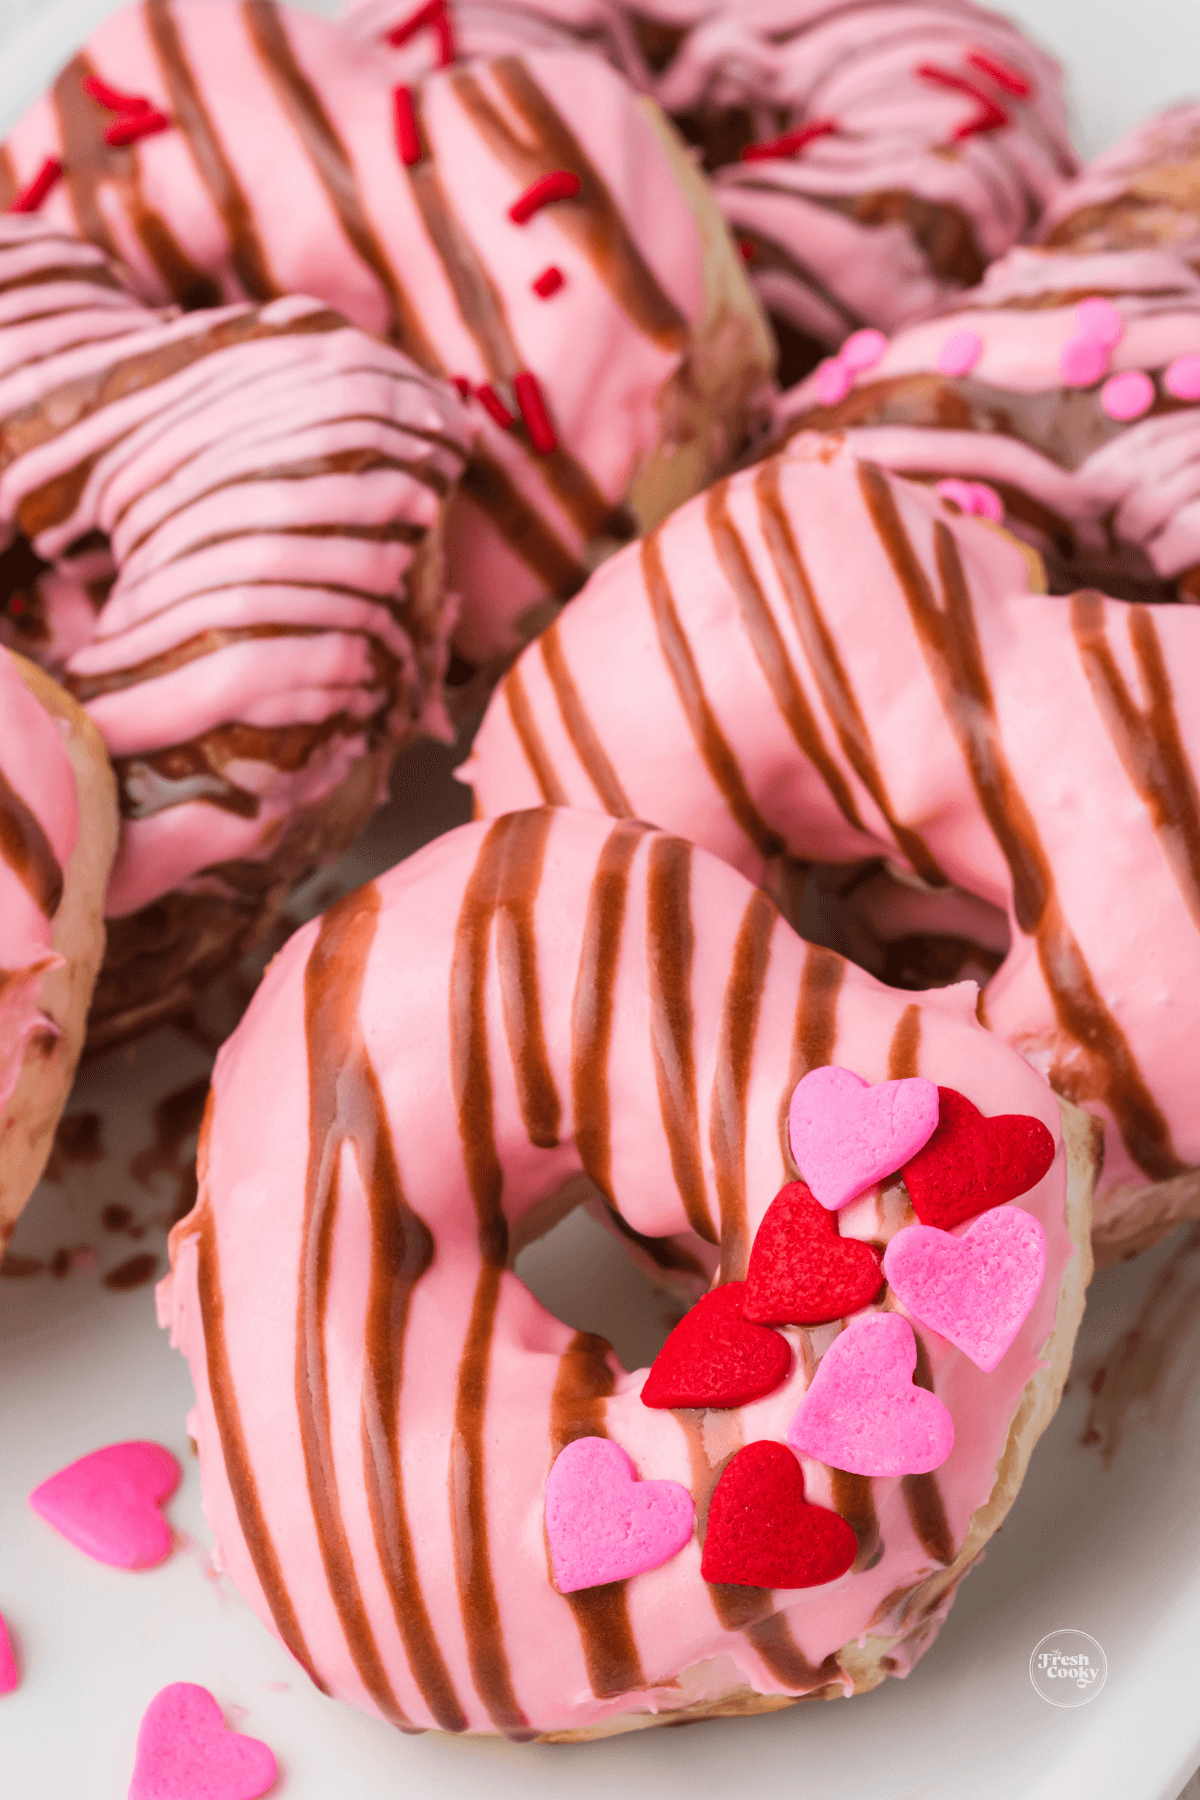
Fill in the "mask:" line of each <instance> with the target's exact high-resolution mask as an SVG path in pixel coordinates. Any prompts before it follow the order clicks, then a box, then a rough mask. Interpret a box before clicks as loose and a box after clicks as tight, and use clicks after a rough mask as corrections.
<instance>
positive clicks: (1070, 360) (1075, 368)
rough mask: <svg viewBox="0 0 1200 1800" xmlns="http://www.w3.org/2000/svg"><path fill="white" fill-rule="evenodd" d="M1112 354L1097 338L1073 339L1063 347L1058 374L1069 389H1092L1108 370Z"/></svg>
mask: <svg viewBox="0 0 1200 1800" xmlns="http://www.w3.org/2000/svg"><path fill="white" fill-rule="evenodd" d="M1111 354H1112V352H1111V350H1110V349H1109V346H1108V345H1107V344H1102V343H1100V342H1099V340H1098V339H1096V338H1072V339H1071V340H1070V342H1069V343H1066V344H1064V345H1063V348H1062V354H1061V355H1060V357H1059V359H1058V372H1059V374H1060V375H1061V376H1062V378H1063V380H1064V382H1065V383H1066V385H1067V386H1068V387H1092V386H1093V384H1094V383H1095V382H1097V381H1099V379H1100V377H1101V376H1102V375H1103V374H1104V373H1105V371H1106V370H1107V368H1108V359H1109V357H1110V355H1111Z"/></svg>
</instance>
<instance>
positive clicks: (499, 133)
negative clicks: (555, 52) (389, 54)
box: [451, 56, 688, 351]
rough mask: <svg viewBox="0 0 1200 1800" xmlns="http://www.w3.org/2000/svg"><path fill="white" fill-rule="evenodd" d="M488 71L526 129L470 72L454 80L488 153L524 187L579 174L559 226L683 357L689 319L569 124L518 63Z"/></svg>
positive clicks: (640, 319)
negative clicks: (520, 129) (562, 172)
mask: <svg viewBox="0 0 1200 1800" xmlns="http://www.w3.org/2000/svg"><path fill="white" fill-rule="evenodd" d="M488 72H489V75H490V76H491V78H492V79H493V80H494V81H495V83H496V85H497V87H498V88H499V89H500V91H501V92H502V93H503V95H504V97H505V100H506V101H507V102H508V105H509V106H510V107H511V108H512V111H513V112H514V113H515V114H516V115H517V117H518V118H519V119H520V121H521V123H522V124H523V125H524V127H525V131H524V133H523V134H521V135H518V133H517V132H516V131H514V130H513V128H512V125H511V124H510V123H509V120H508V118H507V117H506V116H505V114H504V113H503V112H502V111H501V110H500V108H499V107H498V106H496V105H495V104H494V103H493V101H492V100H491V99H489V97H488V95H487V93H486V91H485V89H484V87H483V84H482V82H481V81H480V80H479V79H478V78H477V77H476V76H474V75H471V74H468V73H467V72H466V71H465V70H464V71H461V72H459V73H457V74H455V75H454V76H452V77H451V81H452V85H453V88H454V93H455V97H456V98H457V100H458V102H459V104H460V105H461V106H462V108H463V111H464V112H466V113H467V114H468V115H469V117H470V118H471V120H472V122H473V123H474V125H475V127H476V129H477V130H478V132H479V134H480V136H481V137H482V138H483V139H484V141H485V143H486V144H487V145H488V148H489V149H490V150H491V151H492V153H493V155H494V156H496V157H497V159H498V160H499V161H500V162H502V163H503V164H504V166H505V167H506V168H507V169H509V170H510V172H511V173H512V174H513V175H515V176H516V178H517V180H518V181H520V183H521V186H522V187H523V188H524V187H527V186H529V184H530V183H531V182H533V181H536V180H538V178H539V177H540V176H542V175H547V174H549V173H550V172H551V171H552V170H554V169H569V170H571V171H572V173H573V174H575V175H578V177H579V193H578V195H577V196H576V197H575V199H573V200H560V201H558V202H556V204H555V207H554V222H555V225H556V226H557V227H558V229H559V230H560V231H562V232H563V233H564V234H565V235H566V236H568V237H570V238H573V239H574V241H575V243H576V244H578V245H579V247H580V249H582V250H583V251H584V253H585V254H586V256H587V257H588V258H589V260H590V262H591V264H592V267H593V268H594V269H595V271H596V275H597V277H598V279H599V280H600V281H602V282H603V283H604V285H605V287H607V288H608V290H609V292H610V293H611V294H612V295H613V297H614V298H615V299H616V300H617V301H618V303H619V304H620V305H621V306H622V307H623V309H624V310H625V312H626V313H627V314H628V316H629V318H630V319H632V320H633V322H634V324H635V325H636V326H637V327H638V329H639V330H641V331H643V332H644V333H645V334H646V336H647V337H649V338H652V339H653V340H654V342H655V343H657V344H661V345H662V346H663V347H664V348H665V349H669V350H678V351H682V350H684V349H685V348H686V345H687V341H688V324H687V320H686V319H685V318H684V316H683V314H682V313H681V312H680V310H679V308H678V307H677V306H676V304H675V302H674V301H673V300H672V299H671V297H670V296H669V294H667V292H666V291H665V289H664V288H663V287H662V286H661V285H660V283H659V280H658V277H657V276H656V275H655V274H654V271H653V270H652V269H651V267H650V265H649V263H647V261H646V259H645V257H644V256H643V255H642V253H641V251H640V250H639V249H638V247H637V245H636V244H635V243H634V241H633V239H632V237H631V236H630V234H629V231H628V229H627V227H626V225H625V220H624V218H623V217H622V214H621V209H620V207H619V206H617V204H616V202H615V201H614V199H613V197H612V195H611V193H610V192H609V190H608V186H607V184H606V183H605V181H604V179H603V177H602V176H601V175H600V173H599V171H598V170H597V169H596V167H595V165H594V164H593V163H592V162H591V160H590V159H589V157H588V155H587V153H586V151H585V150H584V148H583V145H582V144H581V143H580V141H579V139H578V138H577V137H576V136H575V133H574V132H573V131H572V130H571V128H570V126H569V125H568V124H567V122H566V120H565V119H564V118H563V117H562V115H561V113H559V112H558V111H557V109H556V108H555V106H554V105H553V104H552V102H551V100H550V98H549V96H548V95H547V94H545V93H544V92H543V90H542V89H541V88H540V87H539V86H538V84H537V82H536V81H535V80H534V78H533V76H532V75H531V74H530V72H529V70H528V68H527V67H526V66H525V64H524V63H523V62H522V61H521V60H520V58H518V57H515V56H503V57H498V58H496V59H495V61H493V62H492V63H491V64H489V68H488Z"/></svg>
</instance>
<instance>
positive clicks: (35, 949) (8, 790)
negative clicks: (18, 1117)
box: [0, 649, 79, 1125]
mask: <svg viewBox="0 0 1200 1800" xmlns="http://www.w3.org/2000/svg"><path fill="white" fill-rule="evenodd" d="M33 834H36V835H37V836H38V837H39V838H40V840H41V846H42V847H41V849H40V851H39V852H38V853H37V854H35V855H31V854H30V853H29V849H28V845H29V839H30V837H31V835H33ZM78 835H79V802H78V799H77V796H76V792H75V778H74V775H73V774H72V772H71V764H70V760H69V759H68V756H67V751H66V747H65V745H64V743H63V740H62V735H61V733H60V732H59V729H58V725H57V722H56V721H55V720H54V719H52V718H51V717H50V715H49V714H48V713H46V712H45V711H44V710H43V708H42V707H41V705H40V704H39V703H38V701H37V700H35V698H34V696H33V695H32V693H31V692H30V691H29V689H28V688H27V687H26V685H25V683H24V681H22V679H21V677H20V675H19V674H18V672H17V669H16V666H15V664H14V663H13V660H12V658H11V657H10V656H9V655H8V653H7V652H6V651H4V650H2V649H0V1125H2V1123H3V1113H4V1108H5V1106H6V1104H7V1102H8V1100H9V1097H10V1096H11V1094H12V1091H13V1089H14V1088H15V1086H16V1084H17V1077H18V1075H19V1074H20V1072H21V1064H22V1062H23V1060H24V1056H25V1048H26V1045H27V1043H28V1041H29V1037H30V1034H31V1033H32V1032H34V1031H36V1030H38V1029H49V1023H48V1021H47V1020H46V1019H45V1016H44V1015H43V1014H42V1013H41V1012H40V1011H39V1010H38V994H39V992H40V990H41V985H42V976H43V975H44V974H45V973H46V971H47V970H48V969H52V968H54V967H55V966H56V965H57V964H58V963H59V961H60V958H59V957H58V956H57V954H56V953H55V951H54V948H53V941H52V936H53V927H54V912H55V910H56V905H55V902H54V892H53V890H51V891H47V887H46V882H47V881H48V880H51V879H52V876H53V870H54V868H55V866H57V869H58V870H59V871H64V870H65V869H66V866H67V863H68V860H69V858H70V855H71V852H72V850H73V849H74V848H75V840H76V838H77V837H78Z"/></svg>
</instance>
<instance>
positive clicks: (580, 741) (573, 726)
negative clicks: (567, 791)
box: [522, 620, 634, 819]
mask: <svg viewBox="0 0 1200 1800" xmlns="http://www.w3.org/2000/svg"><path fill="white" fill-rule="evenodd" d="M538 649H539V650H540V652H541V657H542V664H543V667H544V668H545V670H546V675H547V677H548V679H549V682H550V686H551V687H552V689H553V690H554V698H555V700H557V702H558V710H559V713H560V714H561V716H562V722H563V725H564V726H565V727H566V732H567V736H568V737H569V738H570V740H571V744H572V747H573V749H574V751H575V754H576V756H577V757H578V758H579V760H580V762H581V763H582V764H583V769H584V773H585V774H586V775H587V778H588V780H589V781H590V782H591V784H592V786H593V787H594V788H595V790H596V793H597V794H598V795H599V798H600V804H601V805H602V806H603V808H604V810H605V812H607V813H611V814H612V816H613V817H614V818H615V819H631V818H632V817H633V816H634V809H633V807H632V806H631V805H630V804H629V801H628V800H627V799H626V796H625V790H624V788H623V787H622V786H621V783H620V780H619V779H618V776H617V772H616V770H615V769H614V768H613V766H612V763H611V762H610V761H609V759H608V756H607V754H606V752H605V749H604V746H603V744H602V743H601V742H600V739H599V737H598V736H597V733H596V730H595V727H594V726H593V724H592V722H591V720H590V719H589V717H588V714H587V708H586V707H585V706H584V704H583V700H582V698H581V696H580V693H579V689H578V688H577V687H576V686H575V682H574V679H573V677H572V675H571V671H570V669H569V668H568V666H567V659H566V657H565V656H564V654H563V647H562V641H561V639H560V638H559V635H558V621H557V620H556V621H555V622H554V624H553V625H551V626H550V627H549V628H548V629H547V630H545V631H543V633H542V635H541V637H540V638H539V639H538ZM522 742H524V740H523V739H522ZM526 754H528V751H527V752H526ZM531 760H532V759H531ZM547 799H549V795H547Z"/></svg>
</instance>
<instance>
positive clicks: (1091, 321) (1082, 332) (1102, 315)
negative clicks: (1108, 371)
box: [1075, 295, 1125, 350]
mask: <svg viewBox="0 0 1200 1800" xmlns="http://www.w3.org/2000/svg"><path fill="white" fill-rule="evenodd" d="M1075 336H1076V337H1077V338H1081V339H1084V340H1086V341H1087V342H1088V343H1092V344H1103V345H1104V347H1105V349H1106V350H1112V349H1114V348H1115V346H1116V345H1117V344H1119V343H1120V341H1121V339H1122V338H1123V337H1124V336H1125V321H1124V319H1123V318H1122V317H1121V315H1120V313H1119V312H1118V311H1117V309H1116V307H1115V306H1114V305H1113V303H1112V301H1111V300H1104V299H1101V297H1100V296H1099V295H1096V296H1095V297H1094V298H1092V299H1091V300H1081V301H1080V302H1079V305H1078V306H1077V307H1076V308H1075Z"/></svg>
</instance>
